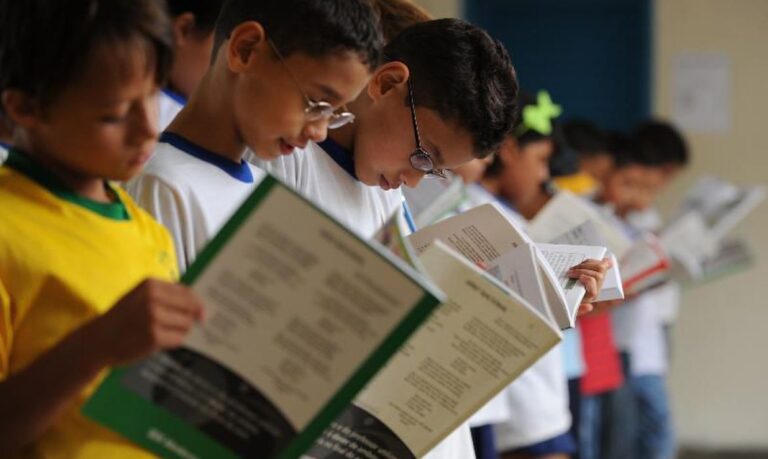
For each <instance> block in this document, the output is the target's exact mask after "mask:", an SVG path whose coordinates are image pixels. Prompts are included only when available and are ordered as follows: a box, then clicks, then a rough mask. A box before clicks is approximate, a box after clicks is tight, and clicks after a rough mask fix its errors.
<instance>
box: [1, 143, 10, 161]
mask: <svg viewBox="0 0 768 459" xmlns="http://www.w3.org/2000/svg"><path fill="white" fill-rule="evenodd" d="M7 157H8V145H6V144H4V143H2V142H0V165H2V164H3V163H4V162H5V159H6V158H7Z"/></svg>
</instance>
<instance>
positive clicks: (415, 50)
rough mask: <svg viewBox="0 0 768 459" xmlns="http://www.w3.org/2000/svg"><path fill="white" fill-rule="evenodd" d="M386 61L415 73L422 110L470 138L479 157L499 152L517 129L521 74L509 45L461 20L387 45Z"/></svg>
mask: <svg viewBox="0 0 768 459" xmlns="http://www.w3.org/2000/svg"><path fill="white" fill-rule="evenodd" d="M384 56H385V60H387V61H399V62H403V63H404V64H405V65H407V66H408V68H409V69H410V72H411V83H412V85H413V93H414V99H415V102H416V105H420V106H424V107H426V108H429V109H432V110H435V111H436V112H437V113H438V114H439V115H440V117H442V118H443V119H444V120H446V121H454V122H456V123H458V125H459V126H461V127H462V128H464V129H466V130H467V131H468V132H469V133H470V135H471V136H472V138H473V149H474V151H473V153H474V155H475V156H476V157H478V158H482V157H485V156H487V155H488V154H490V153H492V152H494V151H495V150H496V149H497V148H498V147H499V145H500V144H501V141H502V140H503V139H504V136H505V134H506V133H507V132H509V131H510V129H511V127H512V125H513V124H514V120H515V107H516V104H517V77H516V76H515V69H514V68H513V67H512V62H511V61H510V58H509V54H508V53H507V50H506V49H505V48H504V45H502V44H501V42H499V41H498V40H495V39H493V38H491V37H490V35H488V34H487V33H486V32H485V31H484V30H482V29H481V28H479V27H476V26H474V25H472V24H470V23H468V22H466V21H463V20H461V19H438V20H434V21H428V22H422V23H419V24H416V25H413V26H411V27H409V28H407V29H405V30H404V31H403V32H402V33H400V35H398V36H397V37H395V38H394V39H393V40H392V41H391V42H390V43H389V44H387V46H386V47H385V48H384ZM405 103H408V100H407V98H406V99H405Z"/></svg>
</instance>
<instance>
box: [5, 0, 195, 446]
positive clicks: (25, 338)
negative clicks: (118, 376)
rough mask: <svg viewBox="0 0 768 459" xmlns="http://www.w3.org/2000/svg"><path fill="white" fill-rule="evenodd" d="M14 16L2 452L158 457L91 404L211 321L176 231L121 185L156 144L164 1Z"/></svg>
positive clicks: (8, 97) (83, 1) (166, 61)
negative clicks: (136, 366) (95, 394)
mask: <svg viewBox="0 0 768 459" xmlns="http://www.w3.org/2000/svg"><path fill="white" fill-rule="evenodd" d="M0 5H1V6H0V8H2V11H0V18H3V19H2V24H0V68H2V69H3V71H2V73H1V74H0V94H1V95H2V110H0V111H2V116H3V118H4V119H5V120H8V121H9V124H10V126H11V127H12V133H13V145H14V147H13V148H12V149H11V151H10V156H9V158H8V161H7V163H6V164H5V165H4V166H2V167H1V168H0V208H2V209H3V211H2V212H0V381H2V382H0V412H1V413H2V416H0V456H2V457H36V458H53V457H67V458H94V459H96V458H99V459H100V458H105V457H110V458H143V457H151V456H150V455H149V454H147V453H146V452H145V451H143V450H141V449H140V448H137V447H135V446H133V445H132V444H129V443H128V442H127V441H126V440H124V439H123V438H121V437H119V436H117V435H115V434H113V433H111V432H109V431H107V430H106V429H104V428H102V427H100V426H98V425H96V424H94V423H92V422H91V421H89V420H88V419H86V418H84V417H83V415H82V414H81V413H80V406H81V404H82V403H83V401H84V400H85V399H86V398H87V397H88V395H89V393H90V392H91V391H92V390H93V388H94V387H95V384H96V382H97V380H98V378H99V375H100V374H101V373H102V372H103V370H105V369H106V368H107V367H111V366H115V365H119V364H123V363H127V362H129V361H132V360H135V359H138V358H141V357H144V356H147V355H149V354H151V353H153V352H154V351H157V350H160V349H166V348H173V347H176V346H178V345H179V344H180V343H181V342H182V340H183V339H184V337H185V335H186V334H187V332H188V331H189V329H190V328H191V327H192V325H193V324H194V323H195V322H196V321H198V320H199V319H200V318H201V316H202V307H201V305H200V304H199V301H198V300H197V299H196V297H195V295H193V294H192V292H191V291H190V290H189V289H187V288H186V287H183V286H180V285H177V284H174V283H171V282H170V281H172V280H174V279H175V278H176V274H177V269H176V263H175V261H174V250H173V244H172V242H171V239H170V237H169V235H168V233H167V231H166V230H165V229H164V228H163V227H162V226H161V225H160V224H158V223H157V222H155V221H154V220H153V219H152V218H151V217H150V216H149V215H147V214H146V213H144V212H143V211H142V210H140V209H139V208H138V206H137V205H136V204H135V203H134V202H133V201H132V200H131V199H130V198H129V197H128V196H127V195H126V194H125V193H124V192H123V191H122V190H120V189H119V188H118V187H116V186H114V185H112V184H111V181H124V180H127V179H130V178H131V177H132V176H134V175H135V174H136V173H138V172H139V170H140V169H141V167H142V166H143V164H144V163H145V162H146V160H147V159H148V158H149V154H150V152H151V151H152V148H153V146H154V143H155V140H156V135H157V130H156V127H155V126H156V122H157V121H156V120H157V118H156V117H157V108H156V107H157V105H156V96H157V93H158V90H159V87H161V86H162V85H163V84H164V82H165V78H166V77H167V75H168V69H169V65H170V61H171V54H172V53H171V49H172V46H171V43H172V41H171V37H170V27H169V22H168V19H167V16H166V14H165V12H164V11H163V9H162V6H161V4H160V3H158V2H155V1H154V0H70V1H66V2H60V1H51V0H28V1H23V2H2V4H0ZM41 31H44V33H41Z"/></svg>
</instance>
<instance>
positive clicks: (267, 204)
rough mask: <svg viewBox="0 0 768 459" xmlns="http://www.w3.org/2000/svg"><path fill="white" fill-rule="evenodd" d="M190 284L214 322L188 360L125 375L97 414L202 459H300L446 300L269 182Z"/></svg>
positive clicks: (166, 356)
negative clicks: (231, 458)
mask: <svg viewBox="0 0 768 459" xmlns="http://www.w3.org/2000/svg"><path fill="white" fill-rule="evenodd" d="M185 279H186V280H188V281H191V284H192V288H193V289H194V290H195V292H196V293H197V294H198V295H199V296H200V298H201V299H202V301H203V303H204V304H205V306H206V320H205V321H204V322H203V323H201V324H200V325H198V326H196V327H195V328H194V329H193V330H192V331H191V333H190V334H189V335H188V337H187V339H186V341H185V344H184V346H183V348H180V349H178V350H174V351H171V352H161V353H157V354H155V355H153V356H152V357H150V358H148V359H146V360H144V361H142V362H140V363H138V364H136V365H133V366H131V367H128V368H127V369H124V370H121V372H120V373H119V376H118V377H117V380H114V378H113V379H112V382H113V385H107V386H106V387H107V389H105V390H107V391H108V392H106V395H102V397H101V398H99V397H96V400H97V401H98V400H101V403H102V405H101V406H103V407H104V408H102V409H104V410H106V411H105V412H106V413H110V412H111V413H113V414H112V416H111V417H110V416H109V414H107V415H105V416H106V417H107V419H106V420H107V421H110V422H112V424H111V425H112V426H113V427H114V426H115V425H117V426H118V431H120V432H123V433H124V434H126V435H128V436H129V437H131V438H132V439H134V440H135V441H138V442H140V443H142V440H143V441H144V442H145V443H142V444H144V445H145V446H147V447H148V448H150V449H151V450H153V451H157V452H159V453H163V452H164V451H165V450H164V449H163V448H162V446H166V447H167V443H168V442H167V441H166V440H168V441H173V442H174V443H175V444H177V445H182V446H183V447H184V449H186V450H188V451H192V452H194V453H195V454H197V455H200V457H220V454H225V453H224V452H222V451H220V450H218V449H209V448H208V446H210V445H207V444H206V447H202V446H200V445H199V444H198V445H196V444H195V443H194V442H200V443H201V444H202V443H204V441H205V440H206V439H207V441H208V442H210V443H215V445H214V446H218V447H219V448H223V449H225V450H228V451H229V452H230V454H234V455H238V456H251V457H253V456H258V457H262V458H272V457H276V456H278V455H280V456H281V457H285V455H287V456H289V457H298V454H300V453H301V450H302V445H303V447H306V446H308V445H309V444H311V443H312V442H313V441H314V439H315V438H316V437H317V435H319V434H320V433H321V432H322V430H324V428H325V427H326V426H327V425H328V424H329V423H330V421H331V420H332V419H333V418H335V417H336V415H337V414H338V413H339V412H341V410H342V409H343V407H344V406H346V404H347V403H348V402H349V401H350V400H352V398H353V397H354V395H355V394H356V393H357V392H358V391H359V390H360V389H362V387H363V386H364V384H365V383H366V382H367V381H368V380H369V379H370V378H371V377H373V375H374V374H375V372H376V371H377V370H378V369H379V368H380V367H381V366H383V365H384V364H385V362H386V360H387V358H388V357H389V356H391V355H392V354H394V353H395V352H396V351H397V348H398V347H399V346H400V345H401V344H402V342H403V341H405V340H406V339H407V337H408V336H409V335H410V333H412V332H413V331H414V330H415V328H416V327H417V326H418V324H419V323H420V322H421V321H422V320H424V319H425V318H426V317H427V316H428V314H429V313H430V312H431V310H432V309H433V307H435V306H436V305H437V303H438V298H439V297H441V296H442V294H441V293H438V292H437V291H434V290H432V289H430V288H428V287H427V285H428V284H427V283H424V282H422V281H421V280H420V276H419V275H418V274H416V273H415V272H414V271H412V270H410V268H409V267H407V266H406V265H405V264H404V263H401V262H399V260H396V259H395V258H394V257H392V256H390V255H389V254H387V253H386V252H385V251H383V250H380V249H378V248H375V247H373V246H371V245H369V244H368V243H366V242H364V241H362V240H361V239H359V238H358V237H357V236H355V235H354V234H353V233H352V232H350V231H348V230H347V229H345V228H343V227H342V226H341V225H339V224H338V223H336V222H335V221H334V220H333V219H331V218H330V217H328V216H327V215H326V214H324V213H323V212H321V211H320V210H318V209H317V208H316V207H314V206H313V205H311V204H310V203H309V202H308V201H306V200H304V199H303V198H301V197H299V196H298V195H297V194H296V193H294V192H292V191H290V190H288V189H287V188H285V187H284V186H282V185H281V184H279V182H277V181H276V180H274V179H271V178H267V179H265V182H263V183H262V184H261V185H260V186H259V188H258V189H257V190H256V191H255V192H254V194H253V195H251V197H250V198H248V200H246V203H245V204H244V205H243V207H241V208H240V210H239V211H238V213H237V214H236V215H235V216H234V217H232V219H231V220H230V221H229V222H228V223H227V224H226V225H225V227H224V228H223V229H222V231H221V233H219V235H217V236H216V238H215V239H214V240H213V241H212V242H211V243H210V245H209V246H208V247H207V248H206V249H205V250H204V251H203V252H202V253H201V255H200V257H199V258H198V260H197V261H196V262H195V263H194V264H193V266H192V267H190V269H189V271H188V272H187V274H186V275H185ZM116 374H117V373H116ZM102 387H104V386H102ZM100 391H101V389H100ZM109 391H112V392H109ZM110 394H112V398H113V400H110V399H109V395H110ZM104 397H107V398H106V399H105V398H104ZM93 400H94V399H92V400H91V401H92V402H93ZM131 401H132V402H133V403H132V404H131V405H126V406H122V405H120V403H129V402H131ZM140 401H143V403H140ZM89 403H90V402H89ZM94 403H96V402H94ZM96 405H98V403H96ZM116 406H122V408H121V409H117V408H115V407H116ZM94 410H95V412H97V413H100V412H101V411H100V410H99V408H98V406H96V407H95V408H93V410H92V411H91V412H92V413H93V412H94ZM125 413H131V414H132V416H136V417H137V418H138V419H134V421H135V422H136V423H137V424H136V425H137V426H138V427H136V426H125V425H124V424H125V422H126V419H128V418H130V416H127V415H126V414H125ZM118 417H119V418H118ZM102 421H104V420H103V419H102ZM120 427H123V428H124V429H125V430H123V429H121V428H120ZM129 429H130V430H129ZM142 429H143V430H142ZM126 430H127V431H128V432H133V433H134V435H136V436H137V437H138V438H136V437H132V436H131V435H130V434H128V433H126ZM146 431H151V432H154V434H153V436H152V437H151V438H149V440H151V439H152V438H154V439H164V440H163V441H160V440H157V441H156V442H152V441H148V440H147V438H148V436H147V434H146V433H143V432H146ZM198 431H199V433H198ZM179 432H186V433H185V434H184V435H183V436H177V437H171V436H173V435H179ZM169 438H170V439H169ZM158 443H159V444H158ZM287 451H292V453H289V452H287ZM206 452H207V453H206ZM224 457H226V455H225V456H224Z"/></svg>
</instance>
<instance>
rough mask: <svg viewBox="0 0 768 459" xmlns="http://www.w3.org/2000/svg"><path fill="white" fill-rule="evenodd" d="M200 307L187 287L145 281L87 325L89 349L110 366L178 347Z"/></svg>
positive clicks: (198, 318)
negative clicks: (90, 346)
mask: <svg viewBox="0 0 768 459" xmlns="http://www.w3.org/2000/svg"><path fill="white" fill-rule="evenodd" d="M202 318H203V306H202V304H201V302H200V300H199V299H198V298H197V296H196V295H195V294H194V293H193V292H192V290H190V289H189V288H187V287H185V286H183V285H180V284H175V283H171V282H164V281H159V280H155V279H147V280H145V281H144V282H142V283H141V284H139V285H138V286H136V287H135V288H134V289H133V290H131V291H130V292H129V293H128V294H126V295H125V296H124V297H122V298H121V299H120V300H119V301H118V302H117V304H115V306H113V307H112V309H111V310H109V312H107V313H106V314H104V315H103V316H101V317H99V318H97V319H94V320H93V321H92V322H91V323H90V324H88V325H87V327H88V328H89V330H88V331H89V333H88V334H89V336H90V337H91V338H92V339H91V340H90V342H92V343H93V345H94V348H93V350H94V351H95V352H97V353H98V354H100V355H101V357H102V360H103V363H104V365H106V366H113V365H118V364H122V363H126V362H129V361H131V360H135V359H138V358H141V357H144V356H146V355H148V354H151V353H152V352H155V351H158V350H161V349H168V348H174V347H178V346H180V345H181V343H182V342H183V340H184V337H185V336H186V335H187V333H188V332H189V330H190V329H191V328H192V325H194V324H195V323H196V322H199V321H200V320H202Z"/></svg>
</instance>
